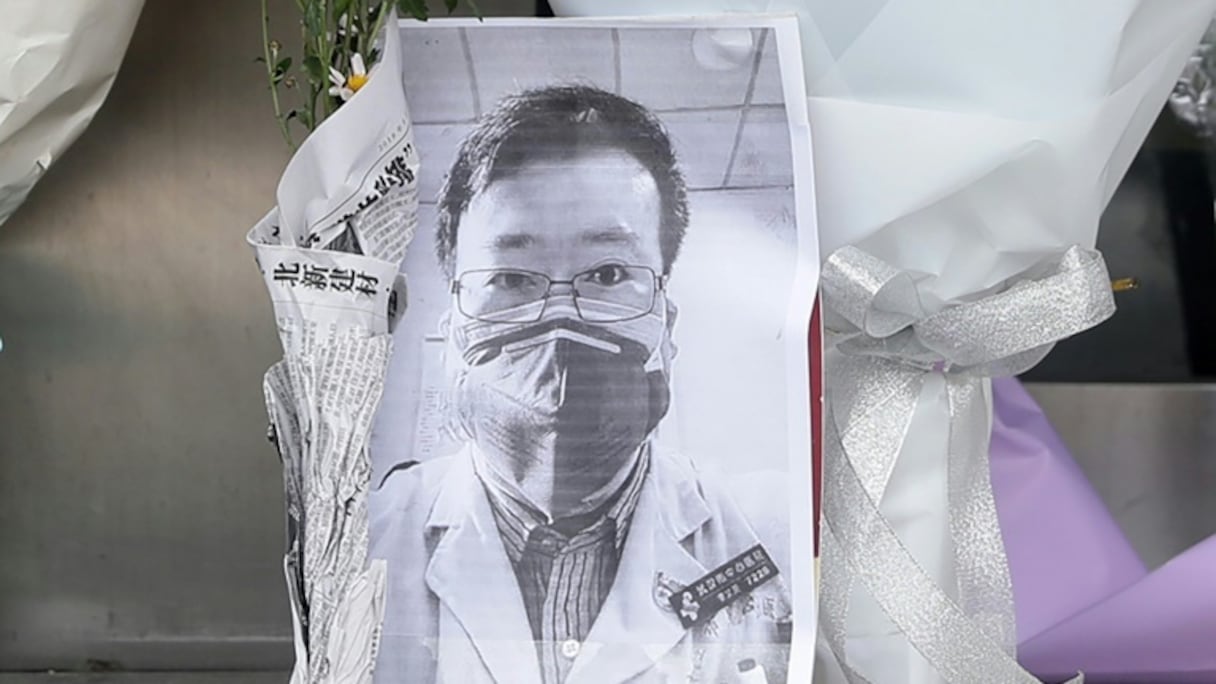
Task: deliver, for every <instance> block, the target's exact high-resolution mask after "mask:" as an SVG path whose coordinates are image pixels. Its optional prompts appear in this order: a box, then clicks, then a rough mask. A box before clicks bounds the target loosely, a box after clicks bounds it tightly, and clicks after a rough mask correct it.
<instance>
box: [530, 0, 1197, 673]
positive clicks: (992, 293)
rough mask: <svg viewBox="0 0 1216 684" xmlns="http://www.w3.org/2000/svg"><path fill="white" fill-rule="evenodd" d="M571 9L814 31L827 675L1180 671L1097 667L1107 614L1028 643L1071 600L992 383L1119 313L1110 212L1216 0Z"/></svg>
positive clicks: (766, 1)
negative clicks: (1038, 581) (1039, 603)
mask: <svg viewBox="0 0 1216 684" xmlns="http://www.w3.org/2000/svg"><path fill="white" fill-rule="evenodd" d="M553 5H554V8H555V9H556V11H557V12H558V13H559V14H568V15H617V16H623V15H637V14H657V13H660V12H661V13H664V14H673V13H674V14H690V15H691V14H713V13H719V12H795V13H797V14H798V15H799V19H800V22H801V33H802V49H803V53H804V60H805V73H806V78H807V89H808V95H809V100H808V110H809V114H810V118H811V128H812V132H813V138H814V145H815V161H814V164H815V177H816V185H817V205H818V209H819V221H820V227H821V235H822V245H821V247H822V249H821V252H822V253H823V254H824V255H826V257H827V259H826V262H825V265H824V280H823V294H824V303H825V306H826V311H825V328H826V329H827V330H828V332H829V333H830V338H829V344H830V345H831V347H832V349H831V351H830V352H829V354H828V359H827V360H828V380H827V383H828V384H827V387H826V396H827V412H828V420H827V436H826V443H825V448H826V453H825V457H824V458H825V464H824V467H825V481H824V524H823V526H822V528H821V532H822V534H823V539H822V546H821V549H822V551H821V553H822V559H821V561H822V566H823V575H822V596H823V603H822V616H821V620H820V627H821V633H822V637H823V638H822V640H821V641H822V646H823V648H822V654H821V655H822V656H823V657H822V658H821V661H820V665H819V667H818V668H817V675H818V676H820V677H822V678H823V679H824V680H825V681H876V682H897V681H898V682H930V681H948V682H959V683H964V682H965V683H971V682H1031V681H1036V679H1035V677H1034V675H1032V674H1031V673H1030V672H1028V671H1027V670H1026V669H1024V668H1023V667H1022V665H1021V664H1019V662H1018V659H1017V657H1016V655H1015V654H1016V649H1017V646H1018V644H1019V642H1020V641H1021V642H1023V646H1024V649H1026V650H1024V653H1023V655H1024V657H1023V664H1029V665H1032V666H1033V667H1034V670H1035V672H1036V673H1041V674H1044V675H1046V676H1051V677H1058V676H1066V675H1070V674H1072V672H1071V671H1072V670H1080V669H1083V668H1088V669H1090V670H1093V671H1094V672H1095V674H1097V675H1098V676H1102V675H1106V676H1110V677H1117V676H1121V675H1120V674H1119V673H1120V672H1122V676H1131V677H1137V676H1140V678H1139V679H1136V681H1146V680H1147V677H1148V676H1154V675H1155V676H1166V677H1168V676H1170V675H1171V672H1169V671H1166V672H1160V671H1155V672H1154V671H1151V667H1147V666H1146V668H1145V669H1143V670H1141V669H1140V668H1138V667H1137V666H1136V664H1135V663H1133V662H1128V661H1127V660H1119V659H1118V658H1116V657H1114V655H1112V654H1111V653H1107V654H1106V657H1107V660H1106V662H1105V665H1104V663H1103V661H1102V659H1101V658H1097V659H1095V658H1094V656H1095V655H1096V654H1098V651H1097V650H1094V649H1090V650H1086V649H1083V648H1081V645H1082V643H1084V642H1086V641H1087V642H1088V643H1091V644H1092V643H1098V642H1102V641H1103V640H1104V639H1106V638H1107V637H1110V638H1111V639H1114V638H1115V637H1114V636H1113V634H1112V633H1111V632H1106V633H1104V627H1106V625H1103V624H1102V623H1101V622H1100V621H1097V620H1095V621H1086V622H1084V625H1085V629H1087V630H1091V631H1088V632H1087V637H1086V638H1085V639H1081V638H1080V637H1079V635H1078V633H1077V632H1075V631H1070V630H1069V629H1065V628H1062V627H1061V628H1058V629H1059V630H1060V632H1058V633H1063V632H1068V633H1069V640H1064V639H1062V640H1060V641H1057V642H1055V643H1057V644H1058V645H1059V650H1058V651H1057V652H1056V653H1055V654H1054V655H1053V656H1052V657H1047V656H1045V655H1044V653H1045V650H1040V649H1048V647H1047V646H1045V645H1044V642H1040V641H1039V639H1048V637H1047V636H1046V635H1043V636H1040V637H1037V638H1035V640H1034V641H1032V642H1030V643H1029V644H1027V643H1025V639H1027V638H1028V637H1031V636H1033V635H1030V634H1025V633H1022V632H1019V631H1017V630H1016V628H1015V610H1014V608H1015V605H1014V597H1015V590H1016V591H1017V594H1016V595H1017V598H1018V602H1019V604H1024V603H1025V602H1026V601H1035V600H1044V596H1045V595H1043V594H1037V595H1036V593H1035V592H1034V591H1031V590H1027V589H1026V588H1025V586H1024V585H1019V584H1015V580H1018V581H1020V580H1019V578H1018V577H1016V576H1015V577H1013V578H1012V579H1011V576H1010V569H1009V561H1008V559H1007V557H1006V546H1009V547H1011V548H1013V547H1015V546H1017V544H1015V540H1012V539H1010V537H1009V534H1010V533H1011V532H1013V531H1012V530H1009V529H1004V530H1003V529H1002V527H1001V525H1000V522H1001V520H999V519H998V513H999V508H1000V501H999V500H998V499H995V498H994V494H993V483H992V479H991V476H990V470H989V462H988V454H989V438H990V433H991V427H992V382H991V380H990V378H992V377H1000V376H1007V375H1013V374H1016V373H1019V372H1021V371H1024V370H1026V369H1028V368H1029V367H1031V366H1032V365H1034V364H1035V363H1036V362H1037V361H1038V360H1039V359H1041V358H1042V357H1043V355H1045V354H1046V353H1047V351H1048V350H1050V348H1051V345H1052V344H1053V343H1054V342H1056V341H1058V340H1060V339H1062V338H1064V337H1067V336H1069V335H1072V334H1075V333H1077V332H1080V331H1082V330H1084V329H1086V328H1088V327H1091V326H1093V325H1096V324H1098V323H1100V322H1101V321H1102V320H1103V319H1105V318H1106V317H1108V316H1110V315H1111V314H1112V313H1113V311H1114V305H1113V297H1112V285H1111V282H1110V280H1109V276H1108V275H1107V273H1106V269H1105V266H1104V264H1103V261H1102V259H1101V256H1100V255H1099V254H1098V253H1097V252H1095V251H1094V250H1093V246H1094V243H1095V238H1096V233H1097V229H1098V219H1099V217H1100V215H1101V213H1102V211H1103V209H1104V208H1105V207H1106V205H1107V203H1108V201H1109V200H1110V198H1111V195H1112V194H1113V193H1114V190H1115V188H1116V187H1117V185H1118V183H1119V181H1120V180H1121V178H1122V176H1123V174H1124V172H1125V171H1126V169H1127V167H1128V165H1129V164H1130V163H1131V160H1132V158H1133V156H1134V155H1135V153H1136V151H1137V150H1138V149H1139V147H1140V144H1141V142H1142V141H1143V139H1144V137H1145V136H1146V134H1147V132H1148V130H1149V128H1150V126H1151V125H1152V123H1153V121H1154V120H1155V118H1156V116H1157V114H1158V112H1159V111H1160V110H1161V107H1162V105H1163V104H1164V103H1165V101H1166V98H1167V96H1168V95H1169V93H1170V90H1171V88H1172V87H1173V85H1174V83H1175V80H1176V78H1177V76H1178V74H1179V73H1180V72H1181V71H1182V69H1183V66H1184V64H1185V63H1186V61H1187V59H1188V57H1189V56H1190V54H1191V51H1192V49H1193V48H1194V46H1195V44H1196V43H1197V42H1198V41H1199V38H1200V36H1201V35H1202V33H1203V31H1204V29H1205V28H1206V26H1207V24H1208V21H1209V19H1210V18H1211V16H1212V13H1213V11H1214V10H1216V2H1213V0H1176V1H1172V2H1153V1H1151V0H1087V1H1086V0H1082V1H1079V2H1069V3H1060V2H1021V3H968V4H959V3H954V2H947V1H946V0H870V1H864V2H833V1H831V0H682V1H677V2H664V3H662V4H658V3H647V2H641V1H639V0H617V1H615V2H605V1H603V0H597V1H596V2H591V1H590V0H555V1H554V2H553ZM1073 482H1076V479H1075V478H1074V479H1073ZM1076 490H1077V488H1075V487H1074V488H1073V490H1072V491H1076ZM1096 514H1097V513H1095V509H1092V508H1090V509H1088V510H1082V509H1075V510H1072V511H1071V512H1070V515H1079V516H1085V515H1096ZM1002 532H1004V533H1005V534H1004V536H1002ZM1014 533H1015V534H1020V532H1014ZM1018 541H1020V540H1018ZM1188 567H1191V568H1193V567H1194V566H1193V565H1192V566H1188ZM1093 599H1094V600H1095V601H1100V600H1101V599H1102V596H1100V595H1099V596H1094V597H1093ZM1140 601H1142V599H1140ZM1140 605H1143V604H1142V603H1135V602H1134V601H1132V600H1130V599H1129V601H1128V603H1127V607H1128V608H1129V609H1131V608H1132V607H1134V606H1140ZM1018 608H1019V610H1018V613H1021V612H1023V611H1022V605H1019V606H1018ZM1075 608H1076V609H1077V610H1078V611H1082V612H1084V608H1085V606H1075ZM1074 614H1075V613H1074ZM1174 616H1175V617H1176V618H1177V619H1178V620H1179V621H1182V622H1185V619H1186V616H1185V615H1183V613H1181V612H1176V613H1175V614H1174ZM1056 617H1058V618H1060V619H1061V620H1063V619H1065V618H1067V617H1068V616H1067V615H1057V616H1056ZM1076 624H1078V625H1080V624H1081V623H1076ZM1121 627H1122V628H1123V629H1125V630H1133V631H1134V630H1135V629H1136V625H1135V624H1132V625H1122V626H1121ZM1111 629H1113V627H1111ZM1141 636H1142V637H1143V638H1144V639H1145V640H1146V641H1148V636H1149V635H1147V634H1143V635H1141ZM1120 638H1122V637H1120ZM1209 642H1210V639H1209ZM1119 643H1124V641H1120V642H1119ZM1149 643H1151V642H1149ZM1175 643H1177V642H1175ZM1116 661H1117V662H1118V665H1117V666H1114V667H1111V666H1110V665H1111V664H1113V663H1115V662H1116ZM1174 662H1176V663H1179V664H1178V665H1177V666H1178V667H1180V668H1181V667H1186V666H1185V665H1182V664H1181V663H1182V662H1183V661H1182V660H1181V659H1179V660H1175V661H1174ZM1164 667H1166V668H1167V669H1168V667H1169V665H1168V663H1167V664H1165V665H1164ZM1066 670H1068V671H1066ZM1203 676H1207V677H1208V678H1209V679H1210V678H1211V676H1212V673H1211V672H1208V673H1206V675H1203Z"/></svg>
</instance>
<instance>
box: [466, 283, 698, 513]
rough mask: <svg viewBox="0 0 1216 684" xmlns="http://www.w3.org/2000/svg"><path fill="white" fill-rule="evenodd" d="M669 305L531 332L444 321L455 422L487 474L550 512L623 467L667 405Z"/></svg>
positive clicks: (588, 493) (560, 321) (574, 502)
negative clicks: (634, 314)
mask: <svg viewBox="0 0 1216 684" xmlns="http://www.w3.org/2000/svg"><path fill="white" fill-rule="evenodd" d="M667 308H668V307H667V305H666V302H661V303H660V305H659V306H657V307H656V309H657V311H655V312H652V313H650V314H647V315H646V316H643V317H641V318H638V319H634V320H630V321H624V322H620V323H596V324H590V323H586V322H584V321H581V320H579V319H578V318H577V317H572V316H570V315H569V314H570V313H571V312H566V311H563V310H562V308H561V307H560V306H558V307H553V311H552V312H551V313H548V312H547V314H546V316H545V317H544V318H543V319H542V320H541V321H539V322H535V323H527V324H518V323H509V324H507V323H486V322H482V321H476V320H470V319H467V318H465V317H463V316H461V315H460V314H459V313H453V314H450V316H451V318H450V319H449V320H448V321H447V325H448V349H447V354H448V359H447V365H448V370H449V374H450V379H451V387H452V397H451V404H452V408H453V410H454V418H455V419H456V421H455V422H456V423H457V427H458V429H459V430H460V431H461V432H462V433H463V434H464V435H465V436H466V437H467V438H469V439H471V440H473V441H474V443H475V444H476V446H477V451H478V452H479V453H480V455H481V458H482V459H484V461H485V462H484V463H483V464H480V465H482V466H483V468H484V469H488V470H490V471H491V472H490V473H489V475H490V477H491V478H492V479H493V480H495V481H496V482H497V483H498V484H500V485H506V486H509V487H511V489H512V490H513V491H512V494H515V495H516V496H520V495H522V496H523V497H524V498H525V500H527V501H529V502H530V503H532V504H533V505H535V506H536V507H537V508H539V509H540V510H541V511H542V512H545V513H553V512H554V511H559V512H560V511H562V510H565V511H569V510H571V509H582V508H584V507H585V506H586V505H587V504H588V503H589V502H588V499H589V498H595V497H596V496H598V494H599V493H600V492H601V491H602V490H603V489H605V487H606V485H608V484H609V483H611V482H613V481H614V479H616V478H617V476H618V475H619V474H620V473H622V472H623V471H626V470H627V469H628V468H629V467H630V466H631V464H632V463H633V462H634V459H635V458H636V457H637V454H638V451H639V448H640V447H641V445H642V444H643V443H644V442H645V441H646V440H647V439H648V438H649V436H650V434H651V432H653V430H654V428H655V427H656V426H657V425H658V423H659V421H660V420H661V419H662V418H663V416H664V415H666V413H667V409H668V406H669V404H670V389H669V367H670V360H671V358H672V357H673V356H674V347H673V346H672V344H671V341H670V335H669V329H668V324H667V322H668V318H667V316H668V313H667ZM606 494H607V495H610V494H611V492H607V493H606Z"/></svg>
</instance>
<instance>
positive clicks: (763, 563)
mask: <svg viewBox="0 0 1216 684" xmlns="http://www.w3.org/2000/svg"><path fill="white" fill-rule="evenodd" d="M776 576H777V565H776V564H775V563H773V559H772V558H771V557H770V556H769V555H768V551H765V550H764V547H763V546H761V545H760V544H756V545H755V546H753V547H752V548H750V549H748V550H747V551H744V552H743V553H741V554H739V555H738V556H735V557H734V558H732V559H730V560H729V561H727V562H726V563H723V564H722V565H721V566H720V567H718V568H715V569H714V570H713V571H712V572H710V573H709V574H707V575H705V576H704V577H702V578H700V579H698V580H696V581H695V582H693V583H692V584H690V585H688V586H687V587H684V589H683V590H681V591H678V592H673V593H672V594H671V598H669V599H668V601H669V602H670V603H671V607H672V609H673V610H674V611H675V613H676V615H677V616H679V618H680V624H681V625H683V626H684V628H685V629H691V628H693V627H696V626H697V625H700V624H703V623H705V622H708V621H709V620H710V619H712V618H713V616H714V615H716V614H717V613H718V611H719V610H722V609H723V608H725V607H726V606H728V605H730V604H731V603H733V602H734V601H736V600H738V599H740V598H742V597H744V596H746V595H747V594H748V593H749V592H751V591H753V590H754V589H756V588H757V587H759V586H761V585H763V584H764V583H766V582H768V581H770V580H772V579H773V578H775V577H776Z"/></svg>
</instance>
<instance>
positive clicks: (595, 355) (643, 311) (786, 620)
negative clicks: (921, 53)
mask: <svg viewBox="0 0 1216 684" xmlns="http://www.w3.org/2000/svg"><path fill="white" fill-rule="evenodd" d="M400 30H401V32H402V35H403V40H402V41H401V43H402V46H403V52H402V60H403V64H405V65H410V64H413V65H424V66H425V68H407V69H405V70H404V75H403V78H404V79H405V83H404V85H405V90H406V95H407V98H408V102H409V107H410V116H411V119H412V121H413V126H414V131H413V132H414V141H415V144H416V146H417V149H418V152H419V155H420V157H421V171H420V175H419V185H420V188H421V207H420V210H419V222H418V228H417V232H416V234H415V235H414V237H413V241H412V242H411V244H410V247H409V251H408V254H407V256H406V260H405V264H404V266H403V268H402V272H403V273H404V275H405V278H406V288H405V292H406V296H405V298H404V299H405V300H406V301H405V310H404V314H403V315H402V318H401V320H400V322H399V323H398V325H397V327H396V331H395V333H394V339H393V351H392V358H391V362H390V366H389V371H388V376H387V380H386V384H385V389H384V396H383V398H382V401H381V405H380V409H379V412H378V413H377V416H376V422H375V426H374V430H373V434H372V444H371V452H372V453H371V459H372V469H373V474H372V488H373V489H372V491H371V494H370V498H369V517H370V552H369V555H370V557H371V558H372V559H382V560H384V561H385V562H386V568H387V592H386V597H385V617H384V622H383V626H382V630H381V634H380V640H379V647H378V656H377V660H376V667H375V680H376V682H377V683H379V684H388V683H394V684H397V683H401V684H405V683H408V684H427V683H430V682H447V683H455V682H460V683H465V682H487V683H488V682H499V683H502V684H578V683H584V682H586V683H591V682H598V683H602V684H619V683H623V682H656V683H657V682H673V683H674V682H707V683H709V682H712V683H714V684H718V683H720V682H740V683H745V684H753V683H761V682H766V683H768V684H778V683H784V682H786V681H795V680H796V679H797V681H802V679H798V678H797V677H796V674H797V673H805V675H806V677H809V672H810V663H809V662H808V661H809V659H810V658H811V654H812V652H813V640H812V639H810V638H807V637H806V636H803V635H809V634H813V624H814V620H815V598H814V580H813V574H812V567H813V566H812V564H813V552H812V545H813V527H812V524H811V513H810V511H811V505H812V503H811V499H812V493H813V492H814V486H813V485H812V481H811V463H810V461H811V449H810V439H811V437H810V434H811V429H810V409H809V391H808V382H807V380H808V377H809V375H808V374H809V372H810V371H809V369H810V368H811V367H812V364H811V363H810V360H809V359H808V358H807V355H808V352H807V343H806V342H807V335H808V332H807V331H808V325H809V321H810V316H811V308H812V304H813V300H814V296H815V292H814V284H813V283H814V282H815V277H816V275H817V271H816V269H817V263H818V258H817V254H816V227H815V220H814V215H815V214H814V203H813V193H812V185H811V180H812V179H811V178H810V169H811V164H810V161H809V160H810V144H811V143H810V136H809V132H808V126H807V119H806V111H805V100H804V98H803V96H802V95H801V92H802V76H801V71H800V61H799V59H798V56H797V55H798V46H797V29H796V26H795V25H794V24H793V23H792V22H791V21H789V20H783V19H779V18H763V17H749V18H747V19H743V18H735V19H730V18H717V19H715V20H713V21H712V22H710V21H705V22H701V23H700V24H697V23H693V22H689V21H684V22H682V23H678V24H677V23H671V22H654V23H642V22H639V21H635V22H633V23H622V22H603V23H596V22H594V21H560V22H546V23H541V22H529V21H486V22H463V21H457V20H452V21H431V22H427V23H425V24H423V23H416V22H403V23H402V25H401V29H400ZM800 625H801V626H803V629H804V630H805V631H803V629H800ZM806 677H803V678H806Z"/></svg>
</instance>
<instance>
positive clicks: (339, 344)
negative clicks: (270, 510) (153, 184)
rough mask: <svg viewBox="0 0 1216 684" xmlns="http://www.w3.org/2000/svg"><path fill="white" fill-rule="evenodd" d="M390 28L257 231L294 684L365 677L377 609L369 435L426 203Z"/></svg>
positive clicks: (344, 683)
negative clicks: (403, 271)
mask: <svg viewBox="0 0 1216 684" xmlns="http://www.w3.org/2000/svg"><path fill="white" fill-rule="evenodd" d="M386 25H387V27H388V29H387V30H386V32H385V36H384V40H383V42H382V45H383V58H382V60H381V61H380V63H379V64H377V65H376V66H375V67H374V68H373V70H372V72H371V75H370V78H369V81H368V83H367V84H366V85H365V86H364V87H363V88H362V89H361V90H360V91H359V92H358V93H356V94H355V96H354V97H353V98H351V99H350V101H348V102H347V103H346V104H344V105H342V107H341V108H340V109H338V110H337V112H335V113H334V114H333V115H332V116H331V117H329V118H328V119H326V120H325V122H324V123H323V124H322V125H321V126H320V127H318V128H317V129H316V131H315V132H314V133H313V134H312V135H310V136H309V137H308V138H307V139H306V140H305V141H304V143H303V144H302V145H301V146H300V149H299V151H298V152H297V153H296V155H295V156H294V157H292V159H291V161H290V162H289V163H288V166H287V169H286V170H285V171H284V172H283V177H282V179H281V180H280V182H279V187H278V192H277V199H278V206H277V207H276V208H275V209H274V210H272V211H271V212H270V213H269V214H268V215H267V216H266V217H265V218H263V219H262V221H260V222H259V223H258V225H256V226H255V227H254V228H253V230H252V231H250V233H249V238H248V240H249V243H250V245H251V246H252V247H253V249H254V251H255V253H256V254H257V262H258V266H259V268H260V269H261V271H262V275H263V278H264V280H265V283H266V287H267V289H268V290H269V292H270V297H271V301H272V302H273V304H274V312H275V320H276V322H277V324H278V330H279V336H280V338H281V340H282V343H283V357H284V358H283V360H282V361H280V362H279V363H277V364H275V365H274V366H273V367H271V369H270V370H269V371H268V372H267V373H266V378H265V383H264V385H265V393H266V405H267V410H268V413H269V414H270V420H271V428H272V430H271V435H272V437H273V438H274V441H275V442H276V444H277V446H278V448H279V454H280V456H281V458H282V461H283V479H284V484H285V488H286V491H285V494H286V501H287V519H288V540H287V544H288V552H287V555H286V557H285V558H284V570H285V573H286V576H287V585H288V593H289V596H290V600H291V603H290V605H291V611H292V618H293V619H292V626H293V633H294V642H295V652H296V664H295V669H294V671H293V672H292V676H291V684H370V682H371V681H372V675H373V671H372V670H373V666H374V663H375V660H376V649H377V647H378V641H379V633H380V626H381V622H382V618H383V615H384V607H385V599H386V596H385V593H386V566H385V563H384V561H382V560H372V561H369V560H368V553H367V552H368V516H367V497H368V492H369V490H370V484H371V463H370V458H369V442H370V436H371V429H372V420H373V418H374V416H375V413H376V410H377V408H378V407H379V404H380V399H381V395H382V393H383V389H384V379H385V374H386V373H387V371H388V361H389V357H390V355H391V353H392V336H391V332H392V330H393V327H394V326H395V323H396V321H397V320H398V319H399V317H400V314H401V311H402V309H403V308H404V301H405V289H404V288H405V285H404V279H403V277H402V276H400V275H399V274H398V271H399V269H400V267H401V263H402V261H403V260H404V258H405V252H406V248H407V247H408V245H409V243H410V241H411V239H412V238H413V235H414V231H415V229H416V227H417V209H418V183H417V170H418V152H417V150H416V149H415V147H414V142H413V127H412V124H411V121H410V116H409V109H408V107H407V106H406V102H405V92H404V89H403V86H402V83H401V78H400V73H401V56H400V47H399V36H398V33H397V21H396V16H395V15H391V16H390V17H389V21H387V22H386Z"/></svg>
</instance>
